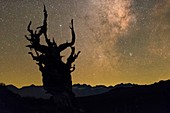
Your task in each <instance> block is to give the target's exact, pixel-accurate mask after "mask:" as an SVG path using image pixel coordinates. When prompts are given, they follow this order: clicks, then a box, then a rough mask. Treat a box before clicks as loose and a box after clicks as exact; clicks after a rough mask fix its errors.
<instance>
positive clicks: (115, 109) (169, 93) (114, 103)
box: [79, 80, 170, 113]
mask: <svg viewBox="0 0 170 113" xmlns="http://www.w3.org/2000/svg"><path fill="white" fill-rule="evenodd" d="M79 101H80V102H81V104H82V106H83V107H84V109H85V110H86V111H87V113H170V80H167V81H160V82H158V83H154V84H151V85H135V86H134V87H117V88H114V89H112V90H110V91H109V92H106V93H103V94H99V95H94V96H89V97H82V98H79Z"/></svg>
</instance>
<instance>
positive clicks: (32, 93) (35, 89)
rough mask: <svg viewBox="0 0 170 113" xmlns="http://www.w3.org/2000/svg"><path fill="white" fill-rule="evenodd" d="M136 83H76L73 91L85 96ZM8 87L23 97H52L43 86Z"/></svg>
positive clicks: (131, 85)
mask: <svg viewBox="0 0 170 113" xmlns="http://www.w3.org/2000/svg"><path fill="white" fill-rule="evenodd" d="M134 86H135V85H134V84H130V83H128V84H123V83H121V84H118V85H116V86H109V87H106V86H104V85H98V86H94V87H92V86H90V85H86V84H82V85H81V84H75V85H73V92H74V93H75V95H76V97H83V96H90V95H97V94H101V93H105V92H108V91H109V90H111V89H114V88H118V87H134ZM7 88H8V89H9V90H10V91H12V92H14V93H16V94H19V95H21V96H22V97H35V98H43V99H48V98H50V97H51V95H50V94H46V93H45V92H46V91H45V90H44V89H43V87H42V86H35V85H31V86H25V87H22V88H17V87H15V86H13V85H8V86H7Z"/></svg>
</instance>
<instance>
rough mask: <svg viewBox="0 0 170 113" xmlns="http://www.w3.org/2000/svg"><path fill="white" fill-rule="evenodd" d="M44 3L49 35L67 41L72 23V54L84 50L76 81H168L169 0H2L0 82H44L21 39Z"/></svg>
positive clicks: (38, 22) (36, 21)
mask: <svg viewBox="0 0 170 113" xmlns="http://www.w3.org/2000/svg"><path fill="white" fill-rule="evenodd" d="M43 4H45V5H46V7H47V11H48V14H49V17H48V36H49V37H50V38H53V37H54V38H55V40H56V41H57V42H58V43H63V42H65V41H67V40H68V41H69V40H70V37H71V34H70V31H69V23H70V20H71V19H72V18H73V19H74V22H75V31H76V38H77V41H76V50H77V51H78V50H81V51H82V52H81V55H80V57H79V58H78V59H77V61H76V62H75V64H76V70H75V72H74V73H73V82H74V83H86V84H91V85H96V84H104V85H114V84H116V83H121V82H133V83H139V84H148V83H153V82H155V81H159V80H161V79H169V78H170V60H169V59H170V49H169V48H170V39H169V37H170V0H48V1H47V0H22V1H21V0H15V1H12V0H0V5H1V7H0V27H1V30H0V38H1V41H0V80H1V81H0V82H4V83H6V84H14V85H17V86H23V85H29V84H38V85H39V84H42V82H41V73H40V72H39V71H38V67H37V65H36V64H35V62H34V61H32V59H31V57H30V56H29V55H28V54H27V52H28V51H29V50H28V49H27V48H25V45H27V44H28V42H27V41H26V39H25V38H24V35H26V34H27V33H28V32H27V30H26V27H27V25H28V22H29V21H30V20H32V22H33V26H32V27H33V28H36V27H37V26H39V25H41V22H42V18H43ZM68 52H70V51H69V50H67V51H66V52H64V53H63V55H64V56H65V58H66V57H67V54H68Z"/></svg>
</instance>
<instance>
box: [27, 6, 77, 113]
mask: <svg viewBox="0 0 170 113" xmlns="http://www.w3.org/2000/svg"><path fill="white" fill-rule="evenodd" d="M47 16H48V14H47V11H46V7H45V6H44V20H43V25H42V26H40V27H37V29H36V30H32V29H31V28H30V27H31V23H32V22H31V21H30V23H29V25H28V27H27V30H28V32H29V33H30V34H29V35H28V36H25V37H26V39H27V40H28V41H29V42H30V45H27V46H26V47H28V48H30V52H29V54H30V55H31V56H32V58H33V60H35V61H36V64H37V65H38V66H39V70H40V71H41V73H42V78H43V80H42V81H43V87H44V89H45V90H46V91H47V93H50V94H52V95H53V99H54V102H55V104H56V108H57V112H59V111H60V112H62V113H66V112H67V113H75V112H76V113H77V112H79V111H78V109H77V107H76V105H75V101H74V100H75V96H74V93H73V92H72V80H71V72H73V71H74V70H75V65H73V62H74V61H75V60H76V58H77V57H78V55H79V53H80V51H79V52H78V53H75V47H74V44H75V32H74V27H73V20H71V25H70V30H71V34H72V39H71V41H70V42H66V43H63V44H60V45H58V44H57V43H56V42H55V40H54V39H53V40H52V41H51V40H50V39H49V38H48V36H47ZM42 38H45V42H46V44H44V45H43V44H40V40H41V39H42ZM67 48H70V49H71V53H70V55H69V57H68V58H67V61H66V63H65V62H64V61H62V56H61V55H60V54H61V52H62V51H64V50H65V49H67Z"/></svg>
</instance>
